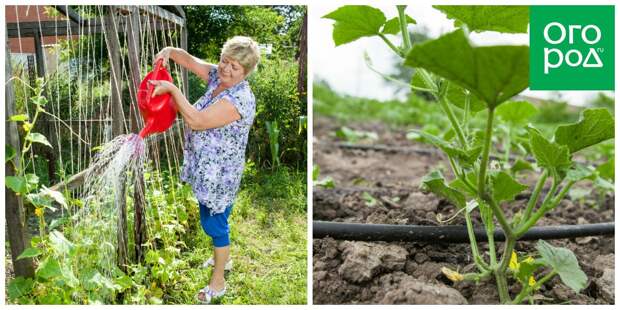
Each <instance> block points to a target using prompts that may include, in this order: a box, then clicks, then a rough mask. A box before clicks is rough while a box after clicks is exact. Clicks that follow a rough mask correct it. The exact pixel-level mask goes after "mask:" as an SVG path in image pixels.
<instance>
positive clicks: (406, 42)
mask: <svg viewBox="0 0 620 310" xmlns="http://www.w3.org/2000/svg"><path fill="white" fill-rule="evenodd" d="M406 7H407V6H406V5H397V6H396V9H398V20H399V21H400V33H401V35H402V36H403V50H404V52H405V55H406V54H407V53H408V52H409V50H410V49H411V38H410V37H409V30H408V29H407V25H408V22H407V15H405V8H406Z"/></svg>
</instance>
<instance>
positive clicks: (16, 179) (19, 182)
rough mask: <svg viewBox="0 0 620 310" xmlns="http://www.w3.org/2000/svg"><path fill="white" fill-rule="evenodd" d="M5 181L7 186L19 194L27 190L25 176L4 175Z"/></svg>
mask: <svg viewBox="0 0 620 310" xmlns="http://www.w3.org/2000/svg"><path fill="white" fill-rule="evenodd" d="M4 183H5V184H6V187H8V188H10V189H11V190H13V191H14V192H15V193H17V194H25V193H26V191H27V187H26V184H27V183H26V179H24V177H21V176H13V175H11V176H7V177H4Z"/></svg>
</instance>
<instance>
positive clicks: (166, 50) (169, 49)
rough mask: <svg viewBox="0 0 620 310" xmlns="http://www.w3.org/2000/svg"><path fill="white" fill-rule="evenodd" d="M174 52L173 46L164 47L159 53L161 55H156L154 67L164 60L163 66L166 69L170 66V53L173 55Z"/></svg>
mask: <svg viewBox="0 0 620 310" xmlns="http://www.w3.org/2000/svg"><path fill="white" fill-rule="evenodd" d="M173 50H174V47H172V46H166V47H164V48H163V49H162V50H161V51H159V53H157V55H155V58H154V59H153V66H154V65H155V64H156V63H157V61H158V60H160V59H163V62H162V64H163V65H164V67H166V66H168V59H169V58H170V53H172V51H173Z"/></svg>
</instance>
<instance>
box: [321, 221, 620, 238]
mask: <svg viewBox="0 0 620 310" xmlns="http://www.w3.org/2000/svg"><path fill="white" fill-rule="evenodd" d="M312 232H313V238H324V237H331V238H334V239H340V240H355V241H410V242H441V243H467V242H469V238H468V236H467V227H465V226H456V225H450V226H422V225H387V224H359V223H337V222H324V221H313V222H312ZM474 233H475V235H476V241H478V242H486V241H487V235H486V232H485V230H484V229H482V228H475V229H474ZM603 235H612V236H613V235H614V223H613V222H609V223H600V224H584V225H559V226H536V227H532V228H531V229H530V230H529V231H528V232H527V233H525V234H524V235H523V236H521V238H519V241H527V240H538V239H545V240H549V239H566V238H577V237H587V236H603ZM494 238H495V241H504V232H503V231H502V230H500V229H496V230H495V234H494Z"/></svg>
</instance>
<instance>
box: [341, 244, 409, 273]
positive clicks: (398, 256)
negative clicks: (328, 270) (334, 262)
mask: <svg viewBox="0 0 620 310" xmlns="http://www.w3.org/2000/svg"><path fill="white" fill-rule="evenodd" d="M342 248H343V250H342V257H343V258H344V261H343V263H342V265H341V266H340V268H338V274H339V275H340V276H341V277H342V278H344V279H346V280H347V281H350V282H353V283H362V282H366V281H368V280H370V279H372V278H373V277H374V276H376V275H377V274H379V273H380V272H381V271H398V270H402V269H403V268H404V266H405V260H406V259H407V254H408V253H407V250H405V249H404V248H403V247H400V246H397V245H393V244H389V245H382V244H375V243H369V242H350V241H345V242H344V243H343V244H342Z"/></svg>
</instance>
